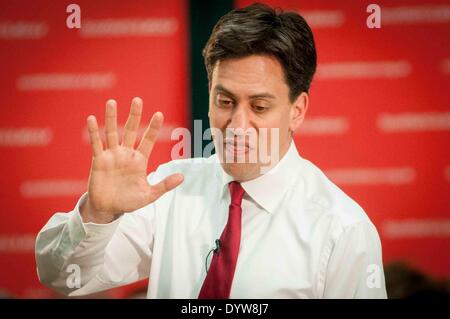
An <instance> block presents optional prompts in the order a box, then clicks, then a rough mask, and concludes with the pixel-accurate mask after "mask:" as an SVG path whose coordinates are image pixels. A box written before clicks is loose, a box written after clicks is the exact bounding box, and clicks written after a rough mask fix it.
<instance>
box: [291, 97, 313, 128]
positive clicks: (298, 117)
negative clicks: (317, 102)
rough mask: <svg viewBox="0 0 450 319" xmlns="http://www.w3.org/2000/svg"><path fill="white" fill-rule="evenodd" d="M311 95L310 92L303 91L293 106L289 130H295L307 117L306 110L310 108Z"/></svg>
mask: <svg viewBox="0 0 450 319" xmlns="http://www.w3.org/2000/svg"><path fill="white" fill-rule="evenodd" d="M308 103H309V97H308V93H306V92H302V93H301V94H300V95H299V96H298V97H297V99H296V100H295V101H294V103H293V104H292V106H291V119H290V123H289V130H290V131H291V132H295V130H297V129H298V128H299V126H300V124H302V122H303V120H304V119H305V115H306V111H307V110H308Z"/></svg>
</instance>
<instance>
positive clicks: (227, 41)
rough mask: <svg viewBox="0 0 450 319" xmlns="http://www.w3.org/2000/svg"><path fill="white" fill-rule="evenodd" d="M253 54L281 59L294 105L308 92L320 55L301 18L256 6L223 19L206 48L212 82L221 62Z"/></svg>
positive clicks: (310, 32)
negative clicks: (216, 65)
mask: <svg viewBox="0 0 450 319" xmlns="http://www.w3.org/2000/svg"><path fill="white" fill-rule="evenodd" d="M253 54H261V55H269V56H274V57H276V58H277V59H278V61H279V62H280V63H281V66H282V67H283V71H284V75H285V80H286V83H287V85H288V86H289V98H290V100H291V102H292V101H294V100H295V98H297V97H298V95H299V94H300V93H302V92H308V90H309V87H310V85H311V81H312V78H313V75H314V73H315V71H316V64H317V56H316V48H315V44H314V38H313V34H312V31H311V29H310V28H309V26H308V24H307V23H306V21H305V19H304V18H303V17H302V16H301V15H299V14H297V13H295V12H283V11H281V10H280V9H273V8H271V7H269V6H267V5H263V4H259V3H255V4H252V5H250V6H248V7H245V8H242V9H234V10H232V11H230V12H229V13H227V14H226V15H224V16H223V17H221V18H220V20H219V21H218V22H217V24H216V25H215V26H214V29H213V31H212V34H211V36H210V38H209V40H208V42H207V43H206V46H205V48H204V49H203V57H204V59H205V65H206V70H207V72H208V79H209V81H210V83H211V79H212V72H213V69H214V66H215V64H216V62H217V61H219V60H225V59H229V58H241V57H246V56H249V55H253Z"/></svg>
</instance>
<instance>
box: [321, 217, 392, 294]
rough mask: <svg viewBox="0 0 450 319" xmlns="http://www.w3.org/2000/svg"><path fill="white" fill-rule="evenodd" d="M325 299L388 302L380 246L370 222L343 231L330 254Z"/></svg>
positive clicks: (357, 224)
mask: <svg viewBox="0 0 450 319" xmlns="http://www.w3.org/2000/svg"><path fill="white" fill-rule="evenodd" d="M324 298H358V299H359V298H364V299H385V298H387V294H386V287H385V279H384V271H383V264H382V253H381V242H380V238H379V236H378V232H377V230H376V228H375V226H374V225H373V224H372V223H371V222H369V221H363V222H358V223H356V224H353V225H350V226H347V228H344V229H343V231H342V233H341V234H340V236H339V237H338V239H337V241H336V244H335V246H334V248H333V250H332V252H331V255H330V259H329V262H328V266H327V270H326V279H325V287H324Z"/></svg>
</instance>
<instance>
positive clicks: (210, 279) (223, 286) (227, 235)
mask: <svg viewBox="0 0 450 319" xmlns="http://www.w3.org/2000/svg"><path fill="white" fill-rule="evenodd" d="M228 188H229V190H230V196H231V204H230V208H229V213H228V222H227V225H226V226H225V228H224V230H223V232H222V235H221V236H220V250H219V252H218V253H214V255H213V259H212V261H211V265H210V267H209V271H208V273H207V275H206V278H205V281H204V282H203V285H202V289H201V290H200V294H199V296H198V298H200V299H206V298H217V299H219V298H220V299H227V298H229V297H230V291H231V284H232V283H233V277H234V270H235V268H236V262H237V259H238V254H239V245H240V243H241V215H242V208H241V202H242V197H243V196H244V189H243V188H242V186H241V184H239V183H238V182H231V183H230V184H228Z"/></svg>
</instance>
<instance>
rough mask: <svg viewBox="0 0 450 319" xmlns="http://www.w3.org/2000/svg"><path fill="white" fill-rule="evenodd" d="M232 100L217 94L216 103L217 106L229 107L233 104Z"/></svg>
mask: <svg viewBox="0 0 450 319" xmlns="http://www.w3.org/2000/svg"><path fill="white" fill-rule="evenodd" d="M233 103H234V101H233V100H232V99H230V98H227V97H223V96H220V95H219V96H217V105H218V106H219V107H231V106H233Z"/></svg>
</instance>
